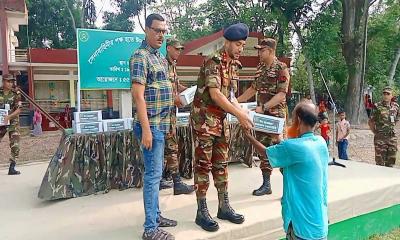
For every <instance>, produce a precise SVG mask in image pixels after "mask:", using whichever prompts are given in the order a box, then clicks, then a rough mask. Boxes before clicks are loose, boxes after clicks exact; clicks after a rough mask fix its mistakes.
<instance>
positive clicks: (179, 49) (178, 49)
mask: <svg viewBox="0 0 400 240" xmlns="http://www.w3.org/2000/svg"><path fill="white" fill-rule="evenodd" d="M174 48H175V50H177V51H181V52H182V51H183V49H182V48H177V47H174Z"/></svg>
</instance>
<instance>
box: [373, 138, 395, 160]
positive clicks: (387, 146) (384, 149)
mask: <svg viewBox="0 0 400 240" xmlns="http://www.w3.org/2000/svg"><path fill="white" fill-rule="evenodd" d="M374 145H375V162H376V165H380V166H386V167H393V165H394V164H395V163H396V155H397V137H396V136H395V135H393V136H387V135H380V134H376V135H375V137H374Z"/></svg>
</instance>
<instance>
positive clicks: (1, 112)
mask: <svg viewBox="0 0 400 240" xmlns="http://www.w3.org/2000/svg"><path fill="white" fill-rule="evenodd" d="M6 116H8V110H6V109H0V126H7V125H10V121H8V122H4V118H5V117H6Z"/></svg>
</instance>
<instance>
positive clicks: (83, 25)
mask: <svg viewBox="0 0 400 240" xmlns="http://www.w3.org/2000/svg"><path fill="white" fill-rule="evenodd" d="M87 1H88V0H83V1H82V9H81V28H85V27H86V21H85V14H86V11H85V8H86V3H87Z"/></svg>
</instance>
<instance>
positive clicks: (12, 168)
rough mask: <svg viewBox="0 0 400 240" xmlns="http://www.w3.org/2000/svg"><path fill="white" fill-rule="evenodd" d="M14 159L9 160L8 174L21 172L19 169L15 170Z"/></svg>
mask: <svg viewBox="0 0 400 240" xmlns="http://www.w3.org/2000/svg"><path fill="white" fill-rule="evenodd" d="M15 164H16V163H15V161H14V160H10V167H9V168H8V175H19V174H21V172H20V171H17V170H15Z"/></svg>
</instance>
